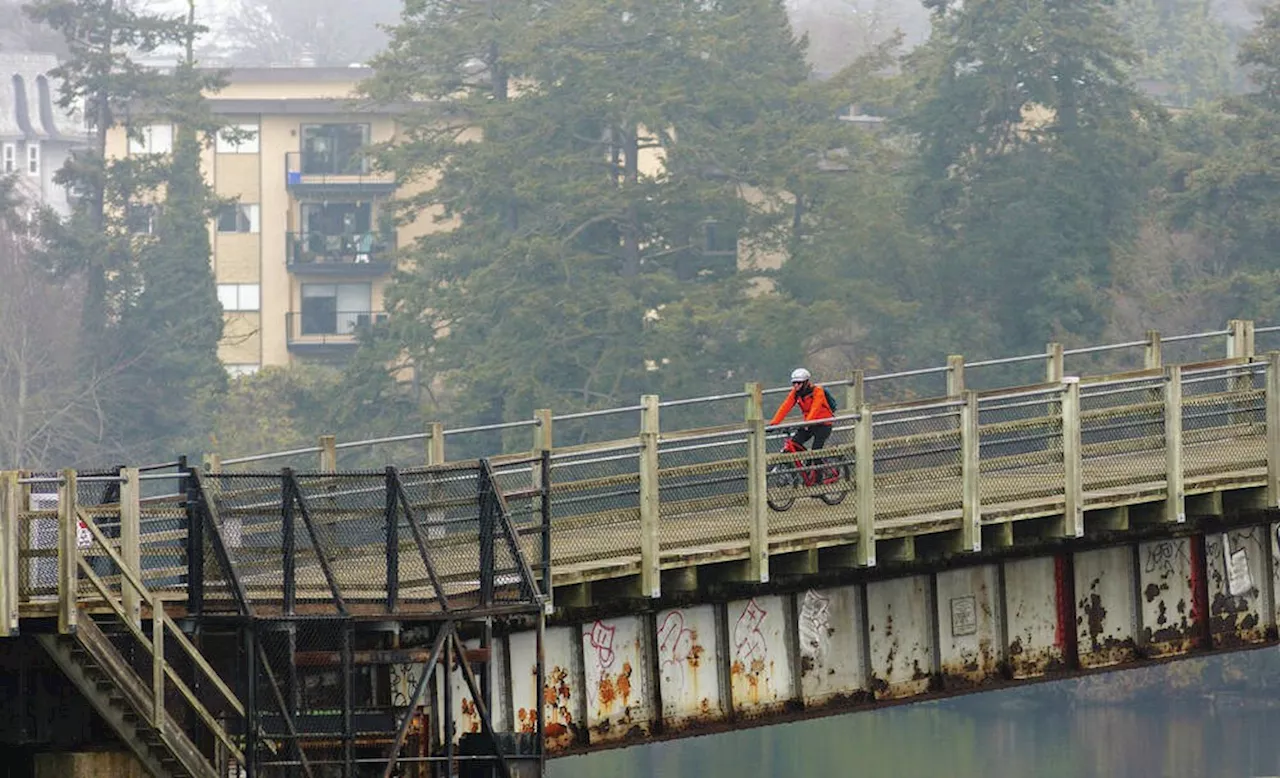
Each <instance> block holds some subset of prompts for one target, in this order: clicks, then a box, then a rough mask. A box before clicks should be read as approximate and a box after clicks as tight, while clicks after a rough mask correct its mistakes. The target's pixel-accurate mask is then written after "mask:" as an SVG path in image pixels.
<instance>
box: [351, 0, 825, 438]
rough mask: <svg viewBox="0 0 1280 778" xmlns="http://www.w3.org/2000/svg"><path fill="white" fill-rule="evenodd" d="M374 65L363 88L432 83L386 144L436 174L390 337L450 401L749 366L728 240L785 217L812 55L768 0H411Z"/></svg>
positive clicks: (655, 386) (521, 409)
mask: <svg viewBox="0 0 1280 778" xmlns="http://www.w3.org/2000/svg"><path fill="white" fill-rule="evenodd" d="M375 65H376V67H377V68H378V71H379V72H378V76H377V77H376V78H375V80H374V82H373V83H372V84H371V85H370V86H369V92H370V94H371V95H372V96H374V97H377V98H380V99H384V100H401V101H402V100H404V99H406V98H412V99H418V100H426V101H432V102H430V103H429V105H428V107H425V108H423V109H422V110H421V111H420V112H418V113H417V114H416V115H415V116H413V117H411V118H410V120H409V122H408V126H407V129H406V133H405V138H404V139H403V141H402V142H401V143H399V144H397V145H396V146H394V147H393V148H391V149H390V150H389V151H388V153H387V154H386V157H385V160H386V163H387V164H388V165H390V166H391V167H392V168H393V169H395V170H396V171H397V173H399V174H400V176H401V178H402V179H412V178H415V177H417V178H422V177H424V176H426V175H429V174H431V175H436V176H437V177H435V178H434V180H433V181H432V184H433V185H432V186H431V187H430V188H428V189H426V190H425V191H423V192H422V193H421V194H420V195H418V196H417V197H416V198H414V199H413V201H412V202H411V205H412V207H413V208H414V209H417V210H419V211H423V210H426V211H428V212H433V213H438V214H439V215H440V216H441V217H442V218H443V219H444V220H445V221H446V223H445V225H444V226H447V228H448V229H445V230H441V231H439V232H436V233H434V234H431V235H428V236H426V237H425V238H423V239H421V240H420V241H418V242H417V244H416V245H415V246H414V247H413V248H412V250H411V252H410V253H409V256H408V260H409V263H408V267H407V270H406V271H405V272H404V273H402V274H401V276H400V277H399V278H398V279H397V283H396V285H395V287H394V288H393V289H392V290H391V292H390V294H389V301H390V304H391V306H392V317H391V318H392V321H391V328H390V329H391V332H390V335H391V337H390V339H389V340H388V341H387V343H388V344H389V347H390V348H391V349H392V350H398V349H404V350H406V351H407V352H408V353H409V354H410V355H411V356H412V359H413V360H414V362H415V364H416V365H417V366H418V368H419V369H420V370H421V371H422V372H423V374H424V378H425V379H426V380H427V381H431V380H433V379H436V378H440V379H443V380H445V381H446V383H447V384H448V386H449V387H450V389H451V390H452V391H454V392H456V393H457V395H458V396H459V397H462V398H465V402H463V403H461V404H460V410H461V411H462V412H463V413H468V412H469V413H470V414H473V415H474V416H473V417H479V418H489V419H496V418H504V417H505V418H510V417H522V416H525V415H526V414H528V413H529V412H530V411H531V410H532V409H533V408H534V407H546V406H549V407H554V408H557V409H565V408H571V407H593V406H602V405H617V404H619V403H623V402H628V401H631V400H632V398H634V397H635V396H636V395H637V394H639V393H640V392H642V391H655V390H656V391H668V390H673V389H672V385H673V384H675V385H679V386H681V387H682V388H683V387H685V386H687V385H688V384H689V383H694V384H697V385H698V386H699V387H700V388H701V389H703V390H711V389H714V388H715V387H717V386H721V385H736V384H740V383H741V380H742V375H743V374H744V371H748V374H753V375H759V373H757V372H755V371H756V368H755V367H754V366H753V362H758V361H760V360H764V361H768V359H769V356H768V355H764V354H760V353H758V351H753V350H750V349H746V348H744V344H747V343H749V342H751V341H752V338H751V336H750V334H749V333H747V332H745V331H744V329H743V328H744V327H745V326H748V325H749V322H744V321H743V320H742V317H741V312H742V311H743V310H745V309H746V307H747V300H748V298H747V286H746V283H745V279H744V278H743V277H742V275H741V274H740V273H738V272H737V268H736V266H735V255H736V253H737V252H736V250H735V247H736V246H737V245H738V240H737V238H738V237H739V236H741V237H742V238H743V241H742V244H743V245H745V246H766V245H767V244H768V243H769V241H770V240H771V238H772V236H773V235H774V233H776V228H777V225H778V224H779V223H790V214H789V213H788V212H785V210H783V209H779V208H778V207H777V206H778V204H779V203H781V202H785V198H782V197H780V194H781V192H782V190H783V189H784V187H783V186H782V184H783V183H784V181H783V180H782V179H783V178H784V174H785V171H786V163H787V159H786V144H787V142H788V138H787V133H786V132H785V123H784V122H783V121H782V117H786V116H787V115H788V112H789V111H792V110H793V109H794V105H793V102H792V101H791V99H790V97H791V95H792V94H793V93H794V90H796V89H798V88H799V87H800V86H801V85H802V84H803V83H804V81H805V79H806V77H807V68H806V67H805V65H804V62H803V47H802V46H801V44H800V43H799V42H798V41H796V40H795V39H794V37H793V36H792V34H791V32H790V29H789V27H788V25H787V20H786V15H785V12H784V10H783V8H782V6H781V4H780V3H777V2H774V0H723V1H722V2H706V3H698V4H688V3H683V2H676V1H675V0H664V2H640V1H639V0H606V1H605V2H600V1H599V0H569V1H567V2H560V3H555V4H544V3H537V2H513V1H508V2H499V1H498V0H493V2H490V3H488V4H477V3H462V2H411V3H409V4H408V5H407V6H406V14H405V18H404V21H403V23H402V24H401V26H400V27H399V28H397V29H396V30H394V31H393V32H392V43H391V47H390V48H389V50H388V52H387V53H386V54H384V55H383V57H382V58H381V59H380V60H378V61H377V62H376V63H375ZM481 138H483V140H480V139H481ZM436 171H438V173H436ZM717 231H718V232H719V234H720V235H727V237H723V238H717V237H716V235H717ZM709 234H710V235H711V236H712V238H713V239H712V240H711V241H708V235H709ZM708 243H712V244H714V245H708ZM708 249H724V251H723V253H722V254H721V255H719V256H714V255H713V252H708ZM756 304H757V306H762V305H767V304H769V301H757V303H756ZM677 333H680V334H691V333H698V334H697V335H696V336H693V335H689V337H687V338H686V337H682V336H681V335H677ZM673 338H674V340H673ZM677 342H678V343H679V345H676V343H677ZM789 358H795V356H794V354H792V355H791V356H790V357H789ZM673 391H674V390H673ZM694 391H697V389H694Z"/></svg>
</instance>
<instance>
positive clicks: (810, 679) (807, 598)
mask: <svg viewBox="0 0 1280 778" xmlns="http://www.w3.org/2000/svg"><path fill="white" fill-rule="evenodd" d="M796 611H797V612H796V626H797V633H798V635H799V649H800V691H801V694H802V696H803V698H804V704H805V705H806V706H818V705H827V704H831V703H835V702H838V701H841V700H849V701H853V700H857V699H858V698H860V697H865V696H867V692H869V691H870V689H869V688H868V685H867V664H866V656H865V655H864V651H863V647H862V590H861V587H858V586H843V587H840V588H837V589H820V590H819V589H811V590H809V591H806V592H802V593H800V594H799V595H797V597H796Z"/></svg>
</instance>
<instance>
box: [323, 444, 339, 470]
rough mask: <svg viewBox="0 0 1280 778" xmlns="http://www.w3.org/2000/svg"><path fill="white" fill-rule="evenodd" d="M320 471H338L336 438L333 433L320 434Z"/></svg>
mask: <svg viewBox="0 0 1280 778" xmlns="http://www.w3.org/2000/svg"><path fill="white" fill-rule="evenodd" d="M320 472H322V473H336V472H338V439H337V438H336V437H335V436H333V435H321V436H320Z"/></svg>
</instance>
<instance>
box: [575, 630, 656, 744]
mask: <svg viewBox="0 0 1280 778" xmlns="http://www.w3.org/2000/svg"><path fill="white" fill-rule="evenodd" d="M648 650H649V640H648V637H647V632H646V626H645V619H644V618H642V617H640V616H626V617H623V618H619V619H606V620H603V621H602V620H596V621H593V622H590V623H587V624H583V625H582V663H583V670H584V680H585V684H584V687H585V690H584V694H585V697H586V703H587V727H588V729H589V730H590V733H591V742H592V743H608V742H611V741H615V740H621V739H624V738H627V739H639V738H643V737H645V736H646V735H647V734H648V733H649V729H650V725H651V721H652V717H653V706H652V704H651V703H650V700H649V689H650V684H649V667H650V662H649V656H648Z"/></svg>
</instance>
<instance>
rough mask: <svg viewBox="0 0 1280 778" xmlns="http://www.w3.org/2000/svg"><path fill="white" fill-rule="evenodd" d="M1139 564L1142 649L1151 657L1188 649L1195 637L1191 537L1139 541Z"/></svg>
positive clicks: (1177, 652)
mask: <svg viewBox="0 0 1280 778" xmlns="http://www.w3.org/2000/svg"><path fill="white" fill-rule="evenodd" d="M1138 564H1139V565H1140V567H1139V570H1138V575H1139V576H1141V579H1140V584H1139V587H1138V593H1139V596H1140V597H1141V603H1140V607H1141V613H1142V632H1141V634H1142V644H1143V650H1144V651H1146V653H1147V655H1148V656H1152V657H1157V656H1176V655H1178V654H1184V653H1186V652H1187V651H1189V650H1191V648H1192V647H1193V646H1194V645H1195V640H1196V629H1195V622H1194V621H1192V618H1191V611H1192V599H1191V541H1190V540H1189V539H1187V538H1170V539H1169V540H1153V541H1150V542H1147V543H1140V544H1139V545H1138Z"/></svg>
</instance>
